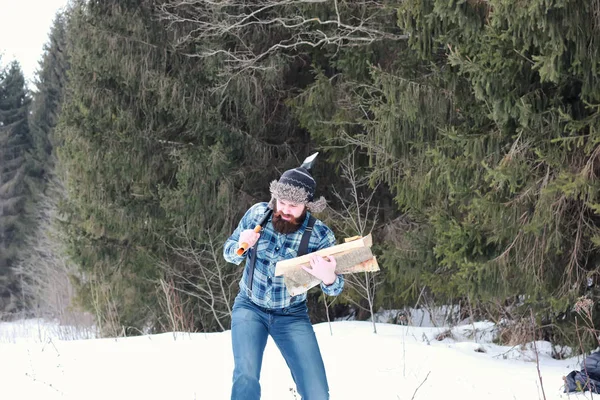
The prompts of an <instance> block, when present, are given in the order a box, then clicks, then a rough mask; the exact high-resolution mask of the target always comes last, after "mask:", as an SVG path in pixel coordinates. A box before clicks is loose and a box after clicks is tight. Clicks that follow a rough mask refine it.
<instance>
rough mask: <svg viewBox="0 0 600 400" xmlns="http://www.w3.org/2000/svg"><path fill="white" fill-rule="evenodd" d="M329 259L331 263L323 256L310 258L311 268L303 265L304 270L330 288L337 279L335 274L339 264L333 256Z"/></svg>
mask: <svg viewBox="0 0 600 400" xmlns="http://www.w3.org/2000/svg"><path fill="white" fill-rule="evenodd" d="M328 258H329V261H327V260H325V259H324V258H323V257H321V256H318V255H314V256H312V257H311V258H310V267H308V266H305V265H303V266H302V269H303V270H305V271H306V272H308V273H309V274H311V275H312V276H314V277H315V278H318V279H320V280H321V281H322V282H323V283H324V284H325V285H327V286H329V285H331V284H333V282H335V280H336V278H337V275H336V273H335V267H336V265H337V262H336V261H335V258H334V257H333V256H329V257H328Z"/></svg>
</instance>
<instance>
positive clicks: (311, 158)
mask: <svg viewBox="0 0 600 400" xmlns="http://www.w3.org/2000/svg"><path fill="white" fill-rule="evenodd" d="M317 154H319V152H316V153H314V154H311V155H310V156H308V157H306V158H305V159H304V162H303V163H302V165H301V166H300V167H301V168H305V169H306V170H307V171H310V169H311V168H312V166H313V164H314V163H315V159H316V158H317Z"/></svg>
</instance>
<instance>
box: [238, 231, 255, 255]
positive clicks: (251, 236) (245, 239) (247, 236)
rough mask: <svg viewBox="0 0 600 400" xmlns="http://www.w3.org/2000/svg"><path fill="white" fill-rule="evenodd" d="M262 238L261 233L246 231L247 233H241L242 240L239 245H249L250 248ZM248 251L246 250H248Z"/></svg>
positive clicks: (240, 239)
mask: <svg viewBox="0 0 600 400" xmlns="http://www.w3.org/2000/svg"><path fill="white" fill-rule="evenodd" d="M259 237H260V233H256V232H254V230H253V229H246V230H245V231H242V232H240V238H239V240H238V245H239V246H240V247H242V243H248V248H247V249H249V248H250V247H252V246H254V245H255V244H256V242H257V241H258V238H259ZM247 249H246V250H247Z"/></svg>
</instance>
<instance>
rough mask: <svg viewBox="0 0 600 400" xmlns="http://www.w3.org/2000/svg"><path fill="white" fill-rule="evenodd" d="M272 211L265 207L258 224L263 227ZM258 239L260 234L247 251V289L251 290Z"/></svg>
mask: <svg viewBox="0 0 600 400" xmlns="http://www.w3.org/2000/svg"><path fill="white" fill-rule="evenodd" d="M272 213H273V210H272V209H270V208H269V209H267V212H266V213H265V216H264V217H263V218H262V220H261V221H260V223H259V225H260V226H262V228H263V229H264V227H265V223H266V222H267V221H268V220H269V217H270V216H271V214H272ZM259 241H260V236H259V237H258V240H257V241H256V243H255V244H254V246H252V248H251V249H250V250H248V252H249V254H248V263H249V264H248V268H250V269H249V270H248V289H250V291H252V282H254V279H252V278H254V265H255V264H256V249H258V242H259Z"/></svg>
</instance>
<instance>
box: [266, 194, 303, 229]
mask: <svg viewBox="0 0 600 400" xmlns="http://www.w3.org/2000/svg"><path fill="white" fill-rule="evenodd" d="M305 218H306V206H304V204H297V203H292V202H289V201H285V200H279V199H278V200H277V202H276V203H275V209H274V210H273V227H274V228H275V230H276V231H277V232H279V233H283V234H288V233H293V232H296V231H297V230H298V229H299V228H300V225H302V222H304V219H305Z"/></svg>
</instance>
